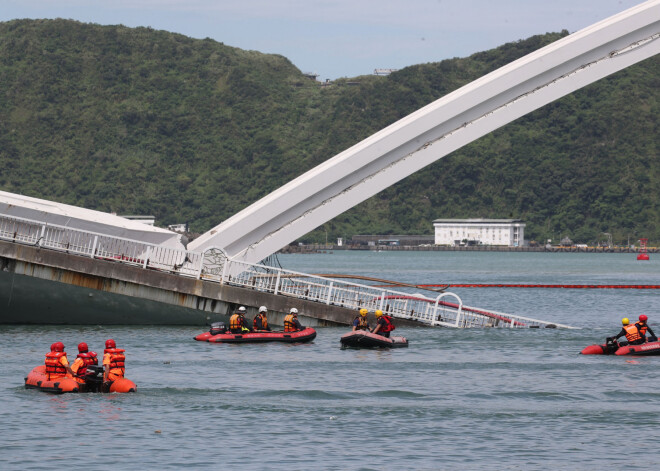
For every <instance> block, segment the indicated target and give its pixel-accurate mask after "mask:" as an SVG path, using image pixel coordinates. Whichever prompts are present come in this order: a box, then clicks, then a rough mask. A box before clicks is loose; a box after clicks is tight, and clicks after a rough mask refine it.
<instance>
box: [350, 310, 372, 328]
mask: <svg viewBox="0 0 660 471" xmlns="http://www.w3.org/2000/svg"><path fill="white" fill-rule="evenodd" d="M368 313H369V311H367V310H366V309H365V308H362V309H360V312H359V314H358V315H357V316H355V319H353V331H356V330H367V331H368V330H370V329H369V321H368V320H367V314H368Z"/></svg>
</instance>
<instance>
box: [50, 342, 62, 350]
mask: <svg viewBox="0 0 660 471" xmlns="http://www.w3.org/2000/svg"><path fill="white" fill-rule="evenodd" d="M50 351H51V352H63V351H64V344H63V343H62V342H55V343H54V344H53V345H51V346H50Z"/></svg>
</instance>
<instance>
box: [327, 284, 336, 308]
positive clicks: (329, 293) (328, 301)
mask: <svg viewBox="0 0 660 471" xmlns="http://www.w3.org/2000/svg"><path fill="white" fill-rule="evenodd" d="M334 284H335V283H334V281H331V282H330V286H328V297H327V299H326V300H325V303H326V304H328V305H330V299H331V296H332V287H333V286H334Z"/></svg>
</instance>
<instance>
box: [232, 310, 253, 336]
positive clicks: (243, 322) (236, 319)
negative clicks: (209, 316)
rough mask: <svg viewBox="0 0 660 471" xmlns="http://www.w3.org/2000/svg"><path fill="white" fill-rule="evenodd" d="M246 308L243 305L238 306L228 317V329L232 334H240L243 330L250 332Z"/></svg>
mask: <svg viewBox="0 0 660 471" xmlns="http://www.w3.org/2000/svg"><path fill="white" fill-rule="evenodd" d="M246 312H247V309H245V306H241V307H239V308H238V309H237V310H236V312H235V313H234V314H232V316H231V317H230V318H229V331H230V332H231V333H232V334H242V333H243V332H250V327H249V326H248V323H247V319H246V318H245V313H246Z"/></svg>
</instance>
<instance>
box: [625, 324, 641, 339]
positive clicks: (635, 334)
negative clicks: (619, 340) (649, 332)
mask: <svg viewBox="0 0 660 471" xmlns="http://www.w3.org/2000/svg"><path fill="white" fill-rule="evenodd" d="M623 330H625V331H626V339H628V342H629V343H632V342H635V341H637V340H639V339H641V338H642V336H641V335H640V334H639V329H638V328H637V326H636V325H635V324H629V325H624V326H623Z"/></svg>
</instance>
